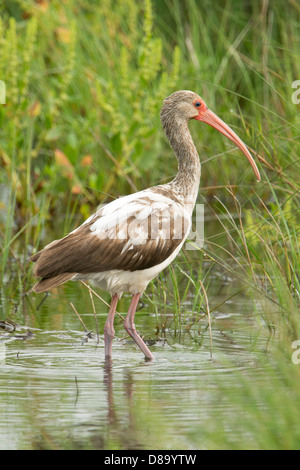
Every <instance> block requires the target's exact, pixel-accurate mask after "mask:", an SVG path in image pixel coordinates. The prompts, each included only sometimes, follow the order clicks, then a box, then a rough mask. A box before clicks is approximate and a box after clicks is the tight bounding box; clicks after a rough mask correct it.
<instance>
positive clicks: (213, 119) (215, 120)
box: [195, 108, 260, 181]
mask: <svg viewBox="0 0 300 470" xmlns="http://www.w3.org/2000/svg"><path fill="white" fill-rule="evenodd" d="M197 118H198V116H197V117H196V118H195V119H197ZM197 120H199V121H202V122H205V123H206V124H209V125H210V126H211V127H214V128H215V129H217V131H219V132H221V134H224V135H225V136H226V137H227V138H228V139H230V140H231V141H232V142H233V143H234V144H235V145H236V146H237V147H238V148H239V149H240V150H241V151H242V152H243V154H244V155H246V157H247V158H248V161H249V163H250V165H251V166H252V168H253V171H254V173H255V176H256V179H257V181H260V173H259V171H258V168H257V166H256V163H255V161H254V160H253V157H252V155H251V153H250V152H249V150H248V149H247V147H246V145H245V144H244V142H243V141H242V140H241V139H240V138H239V137H238V136H237V135H236V133H235V132H234V131H233V130H232V129H231V128H230V127H229V126H227V124H225V122H224V121H222V119H220V118H219V117H218V116H217V115H216V114H215V113H213V112H212V111H211V110H210V109H208V108H207V109H206V110H205V111H204V113H202V114H201V116H199V118H198V119H197Z"/></svg>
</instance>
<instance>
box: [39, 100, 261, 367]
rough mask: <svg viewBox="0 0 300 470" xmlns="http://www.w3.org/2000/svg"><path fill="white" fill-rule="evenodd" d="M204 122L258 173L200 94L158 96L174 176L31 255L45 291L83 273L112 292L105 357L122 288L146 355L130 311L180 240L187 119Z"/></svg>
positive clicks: (189, 170)
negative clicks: (129, 296)
mask: <svg viewBox="0 0 300 470" xmlns="http://www.w3.org/2000/svg"><path fill="white" fill-rule="evenodd" d="M190 119H196V120H198V121H202V122H205V123H207V124H209V125H210V126H212V127H214V128H215V129H217V130H218V131H219V132H221V133H222V134H224V135H225V136H226V137H228V139H230V140H231V141H232V142H234V143H235V144H236V146H237V147H238V148H239V149H240V150H241V151H242V152H243V153H244V154H245V155H246V157H247V158H248V160H249V162H250V164H251V166H252V168H253V170H254V173H255V175H256V178H257V180H258V181H259V180H260V174H259V171H258V169H257V166H256V164H255V162H254V160H253V158H252V156H251V154H250V153H249V151H248V150H247V147H246V146H245V144H244V143H243V142H242V141H241V139H240V138H239V137H238V136H237V135H236V134H235V132H233V130H232V129H230V127H228V126H227V124H225V123H224V122H223V121H222V120H221V119H220V118H218V117H217V116H216V115H215V114H214V113H213V112H212V111H210V110H209V109H208V108H207V106H206V104H205V102H204V101H203V99H202V98H200V96H198V95H197V94H196V93H193V92H191V91H176V92H175V93H173V94H172V95H171V96H169V97H168V98H166V99H165V100H164V102H163V107H162V110H161V122H162V126H163V129H164V131H165V134H166V136H167V138H168V140H169V142H170V145H171V147H172V148H173V150H174V152H175V155H176V157H177V160H178V173H177V175H176V177H175V179H174V180H173V181H171V182H170V183H167V184H163V185H158V186H154V187H151V188H148V189H145V190H143V191H139V192H137V193H135V194H130V195H128V196H125V197H122V198H119V199H116V200H115V201H113V202H111V203H109V204H107V205H106V206H104V207H102V208H100V209H99V210H97V211H96V212H95V213H94V214H93V215H92V216H91V217H89V218H88V219H87V220H86V221H85V222H84V223H83V224H82V225H81V226H80V227H78V228H77V229H75V230H74V231H73V232H71V233H69V234H68V235H67V236H65V237H64V238H62V239H60V240H55V241H53V242H52V243H50V244H49V245H47V246H46V247H45V248H44V249H42V250H41V251H39V252H38V253H36V254H35V255H33V256H32V257H31V261H33V262H35V263H36V264H35V269H34V274H35V276H36V277H41V278H42V279H40V280H39V282H38V283H37V284H35V286H34V287H33V290H34V291H35V292H44V291H48V290H50V289H52V288H53V287H57V286H59V285H60V284H63V283H64V282H66V281H69V280H73V281H74V280H89V281H91V282H92V283H94V284H95V285H97V286H98V287H100V288H102V289H105V290H107V291H109V292H110V294H111V304H110V308H109V313H108V317H107V320H106V323H105V326H104V339H105V357H106V359H110V358H111V354H112V340H113V337H114V333H115V332H114V327H113V323H114V316H115V312H116V307H117V303H118V299H119V298H120V297H121V295H122V293H123V292H130V294H132V300H131V304H130V307H129V310H128V313H127V316H126V318H125V321H124V327H125V330H126V331H127V332H128V333H129V335H130V336H131V337H132V338H133V340H134V341H135V343H136V344H137V345H138V347H139V348H140V349H141V351H142V352H143V353H144V355H145V359H148V360H150V359H153V355H152V353H151V352H150V351H149V349H148V347H147V346H146V344H145V343H144V341H143V339H142V338H141V337H140V335H139V334H138V333H137V331H136V328H135V325H134V315H135V312H136V308H137V305H138V301H139V298H140V296H141V294H142V293H143V291H144V290H145V289H146V287H147V285H148V283H149V282H150V281H151V280H152V279H153V278H154V277H155V276H157V274H158V273H159V272H160V271H162V270H163V269H164V268H165V267H166V266H168V265H169V264H170V263H171V262H172V261H173V260H174V258H175V257H176V255H177V254H178V252H179V251H180V249H181V247H182V245H183V244H184V242H185V240H186V238H187V236H188V234H189V231H190V227H191V216H192V212H193V208H194V206H195V202H196V197H197V193H198V188H199V182H200V172H201V165H200V161H199V156H198V153H197V150H196V147H195V145H194V143H193V140H192V137H191V134H190V131H189V129H188V122H189V120H190Z"/></svg>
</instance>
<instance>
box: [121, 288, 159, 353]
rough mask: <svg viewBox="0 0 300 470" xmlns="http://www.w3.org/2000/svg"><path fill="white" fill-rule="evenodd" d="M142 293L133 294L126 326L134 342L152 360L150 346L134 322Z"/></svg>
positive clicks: (125, 322)
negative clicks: (146, 343)
mask: <svg viewBox="0 0 300 470" xmlns="http://www.w3.org/2000/svg"><path fill="white" fill-rule="evenodd" d="M140 295H141V294H134V295H133V296H132V299H131V303H130V307H129V310H128V313H127V315H126V318H125V321H124V328H125V330H126V331H127V333H128V334H129V335H130V336H131V338H132V339H133V340H134V342H135V343H136V344H137V345H138V347H139V348H140V350H141V351H142V352H143V353H144V354H145V357H146V359H149V360H150V359H153V354H152V353H151V352H150V351H149V349H148V347H147V346H146V345H145V343H144V341H143V340H142V338H141V337H140V335H139V334H138V332H137V331H136V329H135V325H134V323H133V320H134V315H135V312H136V308H137V305H138V302H139V298H140Z"/></svg>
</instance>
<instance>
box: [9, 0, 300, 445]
mask: <svg viewBox="0 0 300 470" xmlns="http://www.w3.org/2000/svg"><path fill="white" fill-rule="evenodd" d="M1 14H2V16H1V21H0V56H1V60H0V79H1V80H4V81H5V82H6V83H7V87H6V88H7V104H6V105H5V106H3V105H0V125H1V127H0V141H1V143H0V161H1V169H0V183H1V185H2V187H4V188H5V193H6V194H8V199H7V202H6V203H4V202H1V209H2V211H1V214H4V216H3V217H1V220H0V229H1V233H0V247H1V262H0V269H1V273H0V276H1V281H2V282H1V289H2V291H3V292H4V291H5V292H6V294H7V293H8V291H9V296H10V297H11V298H12V297H13V296H14V293H16V292H18V293H19V294H20V293H22V294H24V293H26V292H27V291H28V290H29V288H30V287H31V285H32V283H33V280H32V276H31V266H30V264H29V262H28V256H29V255H30V254H31V253H32V252H33V251H35V250H37V249H39V248H40V247H41V246H42V245H44V244H45V243H47V242H49V241H51V240H52V239H54V238H58V237H61V236H63V235H65V233H67V232H68V231H69V230H71V229H72V228H74V226H76V225H78V224H79V223H81V222H82V221H83V219H84V218H86V217H87V216H88V215H89V214H90V213H91V211H93V210H94V209H95V207H96V206H97V204H98V203H104V202H107V201H109V200H111V199H112V198H114V197H118V196H119V195H123V194H125V193H128V192H132V191H135V190H136V189H138V190H139V189H142V188H144V187H147V185H150V184H157V183H161V182H165V181H167V180H169V179H171V178H172V177H173V176H174V174H175V173H176V161H174V158H173V155H172V151H171V149H170V148H169V146H168V144H167V142H166V140H165V138H164V136H163V133H162V131H161V129H160V123H159V108H160V105H161V101H162V100H163V99H164V98H165V96H166V95H168V94H170V93H172V92H173V91H175V89H185V88H186V89H193V90H194V91H198V92H199V93H200V94H201V95H202V96H203V97H204V98H205V100H206V102H207V103H208V105H209V107H210V108H211V109H213V110H214V111H216V112H217V113H218V114H219V115H220V116H221V117H222V119H224V120H225V121H226V122H228V124H230V125H231V126H232V127H233V129H234V130H235V131H236V132H237V133H238V134H239V135H240V136H241V138H242V139H243V140H244V141H245V142H246V143H247V145H248V146H249V148H250V149H251V150H252V153H253V155H254V156H255V158H256V161H257V162H258V164H259V167H260V170H261V173H262V182H261V183H260V184H259V185H258V184H256V182H255V181H254V177H253V174H252V171H251V168H249V165H247V162H246V161H245V159H244V158H243V156H241V155H240V154H239V153H238V152H237V151H236V150H234V149H232V146H231V144H229V143H228V142H226V141H225V139H223V138H222V136H219V135H216V132H215V131H214V130H212V129H209V128H205V129H204V128H201V129H200V128H199V123H194V122H193V123H191V125H190V128H191V131H192V134H193V137H194V140H195V143H196V145H197V148H198V149H199V153H200V157H201V162H202V180H201V189H200V194H199V201H200V202H204V203H205V207H206V218H210V217H213V218H214V220H215V222H214V224H208V227H206V234H205V245H204V247H203V249H201V250H199V249H198V250H197V249H196V250H194V251H183V252H182V254H181V255H180V257H179V258H178V259H177V261H176V262H175V263H173V264H172V266H170V267H169V269H168V270H166V271H165V272H164V273H162V274H161V275H160V277H158V278H157V280H155V281H153V282H152V283H151V285H150V286H149V289H148V291H147V293H146V297H145V298H146V300H147V302H148V305H150V306H151V309H152V311H153V312H155V314H156V322H157V330H158V334H159V335H163V334H164V332H165V331H166V330H167V329H169V330H172V332H173V335H174V337H175V338H176V340H177V341H181V339H182V337H183V336H185V334H186V335H189V338H190V339H192V341H193V342H194V344H196V345H199V344H202V342H203V341H206V340H207V338H208V336H207V333H208V312H209V313H210V316H211V322H212V325H213V326H214V324H215V317H216V316H217V314H219V313H222V308H223V306H224V305H225V304H226V302H228V301H230V300H231V299H232V298H234V297H235V296H239V295H240V293H241V292H242V293H243V294H245V295H247V299H248V302H250V303H251V305H252V310H253V317H254V318H255V320H256V333H255V334H256V335H258V336H259V335H260V334H265V332H266V331H267V332H269V333H270V337H271V338H272V339H271V340H270V348H271V349H268V351H270V350H271V351H272V353H271V354H272V361H271V362H272V364H271V365H268V366H265V365H262V368H263V370H264V372H263V374H265V379H264V380H265V381H266V382H268V383H269V385H270V386H269V387H267V388H266V389H265V388H264V387H263V385H261V386H260V387H258V388H257V387H256V386H255V383H254V382H255V381H253V380H252V379H253V378H252V377H249V376H248V375H247V374H244V375H242V376H241V389H242V393H237V396H239V397H240V396H243V397H244V398H243V399H241V398H237V403H236V408H237V413H236V417H230V419H231V420H232V421H233V425H234V424H235V423H234V420H235V419H236V421H238V420H239V417H240V416H241V415H243V416H244V417H246V418H245V420H244V422H243V429H244V431H245V436H248V435H250V436H251V439H250V440H249V441H247V438H246V437H245V438H244V437H243V439H242V440H241V434H239V435H237V436H232V439H230V438H229V437H228V433H225V432H224V433H222V432H220V430H219V431H218V432H216V429H215V428H214V426H213V423H214V422H215V423H216V425H218V423H219V424H220V423H221V421H222V422H224V428H225V427H226V420H227V419H228V416H227V415H226V412H225V410H223V411H222V413H221V414H220V416H219V420H213V419H211V420H209V422H208V424H209V425H208V426H207V427H206V436H203V437H205V438H206V439H207V442H208V445H207V446H208V447H214V446H215V447H230V446H233V447H242V446H243V445H244V446H245V447H251V446H254V447H257V448H268V447H269V448H296V447H297V446H298V447H299V435H298V431H297V430H296V423H297V422H299V412H298V410H299V406H298V405H299V403H298V402H299V396H300V391H299V387H298V384H299V377H298V375H299V366H296V365H294V364H291V360H290V358H291V354H292V352H293V350H292V341H293V340H294V339H298V338H299V337H300V328H299V326H300V325H299V304H300V298H299V292H300V285H299V283H300V281H299V266H300V259H299V213H300V199H299V174H300V158H299V124H300V121H299V109H300V108H299V106H300V105H299V104H297V103H293V102H292V93H293V91H294V90H293V89H292V83H293V82H294V80H296V79H299V78H300V60H299V57H300V31H299V30H300V10H299V6H298V4H297V3H296V2H289V3H288V4H286V2H284V1H276V2H250V3H249V2H241V1H238V0H232V1H230V2H218V3H217V4H215V5H213V6H212V4H211V2H209V1H208V0H204V1H201V2H197V1H195V0H190V1H188V2H185V1H179V0H174V1H172V2H171V1H169V0H166V1H164V2H155V1H154V2H150V0H145V1H143V2H135V1H133V0H126V1H123V0H122V1H121V0H118V1H113V0H105V1H102V2H100V4H99V3H98V2H87V1H85V0H81V1H80V2H74V1H73V0H68V1H66V2H63V3H57V2H48V1H45V2H35V1H33V0H29V1H26V2H24V1H21V0H18V1H14V2H4V3H3V5H2V6H1ZM233 152H234V153H233ZM211 227H212V228H211ZM217 275H221V276H224V278H227V277H228V278H229V279H230V280H231V284H232V286H233V287H232V289H231V290H230V292H229V291H228V292H227V291H226V293H225V294H224V295H223V298H222V299H221V300H220V296H218V301H217V302H216V301H215V300H214V295H213V294H214V292H213V288H212V284H213V283H212V282H211V279H212V278H213V277H214V276H217ZM3 298H4V299H5V298H6V299H7V298H8V295H6V297H5V296H4V297H3ZM25 299H26V297H25ZM25 301H26V302H29V303H30V300H29V297H27V300H25ZM30 305H31V304H30ZM32 308H34V307H32ZM7 310H9V305H7V303H6V301H5V300H4V302H3V311H5V312H7ZM262 332H264V333H262ZM252 334H253V330H252ZM249 336H250V333H249ZM250 343H251V340H250V339H249V344H250ZM213 346H214V338H213V336H212V350H213ZM264 367H265V368H264ZM262 382H263V381H262ZM275 389H276V390H277V392H276V393H274V390H275ZM223 392H224V393H225V394H226V393H231V392H230V391H229V390H224V391H223ZM282 404H284V406H281V405H282ZM274 410H279V411H278V414H276V419H275V418H274V419H272V416H275V415H274ZM276 413H277V412H276ZM208 416H209V418H213V416H212V414H209V415H208ZM277 417H278V419H277ZM243 419H244V418H243ZM262 423H264V424H262ZM202 429H203V426H202ZM219 429H221V428H219ZM197 432H198V433H199V429H195V435H193V436H190V437H191V440H192V441H193V442H198V440H197V439H194V437H195V436H196V433H197ZM200 434H201V435H203V431H202V433H200ZM284 436H285V437H284ZM193 439H194V440H193ZM239 439H240V441H239ZM238 442H239V443H238Z"/></svg>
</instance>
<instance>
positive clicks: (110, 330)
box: [104, 294, 119, 358]
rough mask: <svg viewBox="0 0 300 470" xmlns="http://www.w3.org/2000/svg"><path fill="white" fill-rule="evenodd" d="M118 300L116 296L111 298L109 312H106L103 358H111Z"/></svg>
mask: <svg viewBox="0 0 300 470" xmlns="http://www.w3.org/2000/svg"><path fill="white" fill-rule="evenodd" d="M118 300H119V297H118V295H117V294H115V295H113V296H112V298H111V304H110V307H109V312H108V317H107V320H106V322H105V325H104V343H105V358H110V357H111V346H112V340H113V337H114V336H115V330H114V318H115V313H116V308H117V304H118Z"/></svg>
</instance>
